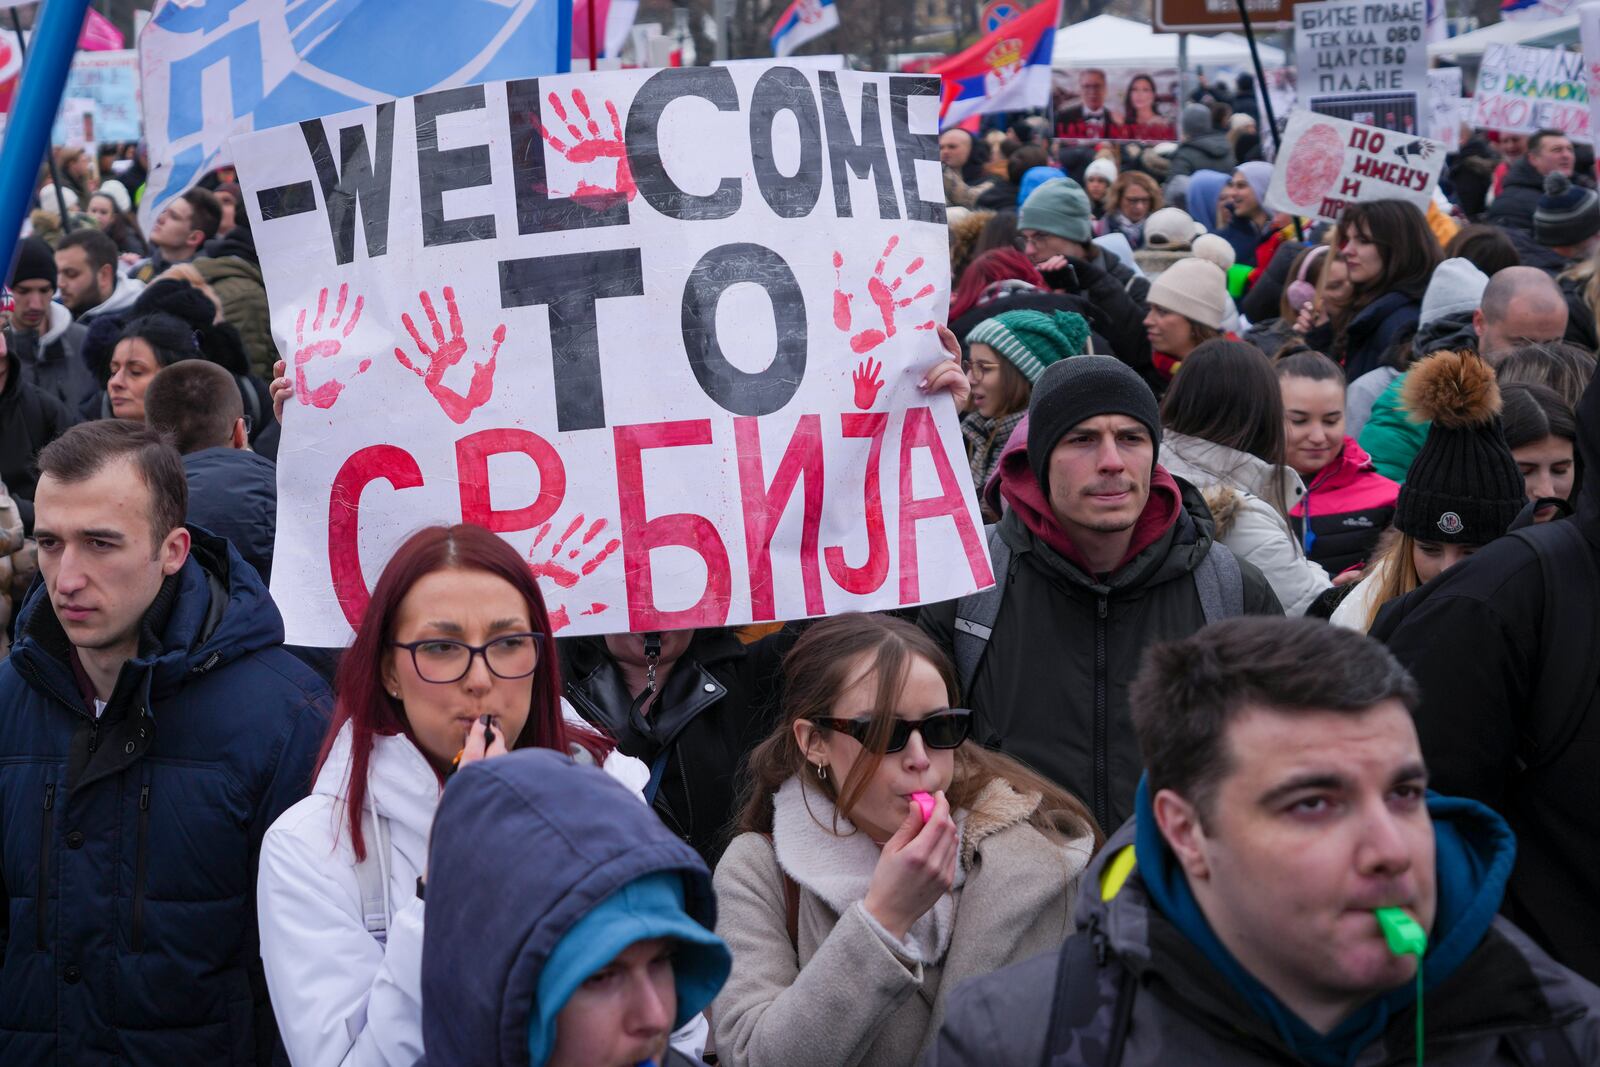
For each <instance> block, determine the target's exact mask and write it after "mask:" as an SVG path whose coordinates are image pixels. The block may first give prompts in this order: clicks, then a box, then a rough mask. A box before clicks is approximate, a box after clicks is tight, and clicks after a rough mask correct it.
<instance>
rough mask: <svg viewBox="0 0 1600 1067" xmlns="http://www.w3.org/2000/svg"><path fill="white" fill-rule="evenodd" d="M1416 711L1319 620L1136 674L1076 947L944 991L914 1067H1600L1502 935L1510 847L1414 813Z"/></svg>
mask: <svg viewBox="0 0 1600 1067" xmlns="http://www.w3.org/2000/svg"><path fill="white" fill-rule="evenodd" d="M1417 702H1418V694H1417V688H1416V686H1415V684H1414V683H1413V682H1412V681H1411V679H1410V677H1409V676H1408V675H1407V674H1406V672H1405V671H1404V670H1403V669H1402V668H1401V667H1400V666H1399V664H1397V663H1396V662H1395V660H1394V659H1393V658H1392V657H1391V656H1390V655H1389V654H1388V653H1387V652H1386V651H1385V650H1384V648H1383V646H1381V645H1379V644H1378V643H1377V642H1375V641H1372V640H1371V639H1369V638H1367V637H1365V636H1363V635H1361V634H1358V633H1356V632H1354V631H1351V630H1344V629H1341V628H1338V627H1333V626H1330V625H1328V624H1327V623H1324V622H1320V621H1317V620H1314V619H1289V620H1283V619H1277V620H1269V619H1232V620H1229V621H1226V622H1222V623H1218V624H1216V625H1214V626H1208V627H1206V628H1205V629H1204V630H1201V631H1200V632H1199V633H1197V634H1195V635H1193V636H1191V637H1188V638H1186V639H1184V640H1181V641H1175V642H1172V643H1171V644H1168V645H1165V646H1161V647H1158V648H1156V649H1154V650H1153V651H1152V653H1151V655H1150V657H1149V659H1148V660H1147V661H1146V663H1145V666H1144V669H1143V670H1142V671H1141V672H1140V674H1139V678H1138V680H1137V681H1136V682H1135V683H1134V687H1133V692H1132V706H1133V721H1134V729H1135V730H1136V731H1137V733H1138V735H1139V748H1140V751H1141V752H1142V753H1143V754H1144V758H1145V761H1146V763H1147V764H1148V767H1149V770H1148V772H1147V773H1146V775H1145V778H1144V780H1143V781H1141V782H1140V785H1139V797H1138V811H1137V814H1136V816H1135V818H1134V820H1133V821H1132V822H1131V823H1129V824H1128V825H1127V826H1124V827H1123V828H1122V829H1121V830H1119V831H1117V833H1116V834H1114V835H1113V836H1112V837H1111V839H1110V840H1109V841H1107V842H1106V844H1105V846H1104V848H1102V849H1101V851H1100V854H1099V856H1098V857H1096V859H1095V860H1094V862H1093V863H1092V864H1091V866H1090V869H1089V871H1088V872H1087V874H1086V876H1085V877H1084V879H1083V880H1082V887H1083V888H1082V889H1081V890H1080V892H1079V896H1078V902H1077V907H1076V912H1075V926H1076V931H1075V932H1074V933H1073V935H1072V936H1071V937H1069V938H1068V939H1067V940H1066V942H1065V943H1064V945H1063V946H1062V948H1061V950H1059V951H1058V952H1055V953H1050V954H1047V955H1044V956H1040V957H1037V958H1035V959H1033V960H1030V961H1028V962H1026V963H1022V964H1018V965H1016V966H1013V967H1010V968H1006V969H1005V970H1001V971H997V972H996V973H994V974H992V975H989V976H987V977H985V978H980V979H977V980H975V981H973V982H971V983H969V984H967V985H966V986H964V987H963V988H962V989H960V990H958V991H957V992H956V994H955V995H954V996H953V997H952V998H951V1001H950V1004H949V1008H948V1010H947V1013H946V1016H945V1022H944V1027H943V1029H942V1031H941V1033H940V1035H939V1038H938V1041H937V1043H936V1045H935V1047H934V1050H933V1052H932V1053H931V1054H930V1056H929V1058H928V1060H927V1061H926V1065H925V1067H953V1065H956V1064H972V1065H977V1064H980V1063H981V1064H988V1063H1029V1064H1031V1063H1061V1064H1066V1063H1070V1064H1073V1065H1075V1067H1076V1065H1086V1067H1087V1065H1099V1064H1107V1063H1121V1064H1123V1065H1125V1067H1143V1065H1147V1064H1148V1065H1155V1064H1171V1063H1183V1064H1186V1065H1196V1067H1222V1065H1228V1067H1266V1065H1268V1064H1279V1063H1305V1064H1319V1065H1335V1064H1354V1063H1371V1064H1379V1063H1384V1064H1390V1063H1404V1062H1410V1061H1412V1060H1418V1061H1420V1060H1422V1059H1423V1058H1424V1057H1425V1058H1426V1060H1427V1062H1428V1063H1430V1064H1435V1065H1440V1067H1466V1065H1469V1064H1470V1065H1474V1067H1477V1065H1483V1064H1489V1065H1505V1067H1512V1065H1522V1064H1529V1063H1538V1064H1548V1065H1552V1067H1555V1065H1563V1067H1565V1065H1571V1067H1577V1065H1578V1064H1589V1063H1596V1062H1600V989H1596V988H1595V987H1594V986H1593V985H1591V984H1589V983H1588V982H1586V981H1584V980H1583V979H1582V978H1579V977H1578V976H1577V975H1575V974H1573V973H1572V972H1570V971H1568V970H1566V969H1565V968H1563V967H1561V966H1560V965H1559V964H1557V963H1556V962H1555V961H1554V960H1552V959H1550V957H1549V956H1547V955H1545V953H1544V952H1542V951H1541V950H1540V949H1539V948H1537V947H1536V946H1535V945H1534V944H1533V943H1532V942H1531V941H1529V940H1528V938H1527V937H1526V936H1525V935H1524V934H1523V933H1522V932H1521V931H1520V930H1518V929H1517V928H1516V927H1515V926H1513V925H1511V923H1510V922H1508V921H1507V920H1505V919H1503V918H1499V917H1497V916H1496V914H1495V910H1496V908H1497V906H1498V905H1499V902H1500V898H1501V895H1502V894H1503V893H1504V891H1505V884H1506V878H1507V876H1508V875H1509V874H1510V870H1511V864H1512V860H1513V856H1514V853H1515V847H1514V842H1513V839H1512V836H1511V832H1510V831H1509V830H1508V829H1507V828H1506V825H1505V823H1504V822H1503V821H1501V819H1500V818H1499V817H1498V816H1496V815H1495V814H1494V813H1493V812H1492V811H1490V810H1489V809H1487V808H1485V807H1483V806H1482V805H1480V804H1477V803H1474V802H1472V801H1469V800H1459V799H1454V798H1447V797H1439V796H1433V795H1430V794H1429V793H1428V791H1427V786H1428V772H1427V769H1426V767H1425V765H1424V763H1423V759H1422V750H1421V747H1420V745H1419V744H1418V742H1417V734H1416V730H1415V729H1414V728H1413V726H1412V723H1411V711H1412V709H1413V708H1415V707H1416V705H1417ZM1413 956H1415V957H1416V958H1413ZM1419 979H1420V981H1419ZM1424 1018H1425V1019H1426V1022H1427V1025H1426V1027H1425V1028H1424V1027H1423V1026H1422V1019H1424ZM1419 1030H1421V1031H1422V1032H1423V1035H1424V1036H1423V1041H1424V1042H1425V1046H1424V1048H1423V1049H1418V1048H1417V1045H1416V1042H1417V1034H1418V1032H1419Z"/></svg>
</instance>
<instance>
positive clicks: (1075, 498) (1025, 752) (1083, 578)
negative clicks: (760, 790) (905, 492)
mask: <svg viewBox="0 0 1600 1067" xmlns="http://www.w3.org/2000/svg"><path fill="white" fill-rule="evenodd" d="M1160 444H1161V418H1160V413H1159V411H1158V409H1157V407H1156V398H1155V394H1153V393H1152V392H1151V391H1150V387H1149V386H1148V385H1146V384H1145V383H1144V382H1143V381H1141V380H1140V379H1139V376H1138V375H1137V374H1135V373H1134V372H1133V371H1132V370H1130V369H1129V368H1128V367H1127V366H1125V365H1124V364H1122V363H1121V362H1119V361H1117V360H1116V359H1113V358H1112V357H1110V356H1073V357H1072V358H1071V359H1063V360H1060V361H1058V362H1056V363H1053V364H1051V365H1050V366H1049V367H1048V368H1047V369H1046V370H1045V372H1044V374H1043V375H1042V376H1040V378H1039V381H1038V383H1037V384H1036V385H1035V386H1034V388H1033V397H1032V400H1031V401H1030V403H1029V406H1028V418H1027V420H1026V421H1025V422H1024V423H1022V424H1021V425H1020V426H1018V427H1017V429H1016V430H1014V431H1012V434H1011V440H1010V442H1009V443H1008V444H1007V446H1006V448H1005V451H1004V452H1003V453H1002V454H1001V458H1000V474H999V493H1000V497H1001V498H1003V499H1004V501H1005V502H1006V504H1007V505H1008V506H1007V507H1006V508H1005V509H1004V511H1003V516H1002V518H1001V520H1000V523H999V525H997V526H995V527H992V528H991V531H990V535H989V551H990V554H991V555H992V556H993V557H994V569H995V576H996V578H997V580H998V584H997V585H995V586H994V587H992V588H991V589H989V590H986V591H984V592H982V593H977V594H974V595H972V596H970V597H963V598H962V599H961V600H957V601H947V602H945V603H943V604H934V605H930V606H929V607H927V608H925V609H923V613H922V617H921V620H920V621H921V625H922V627H923V629H925V630H927V631H928V633H929V634H930V635H931V636H932V637H933V638H934V639H935V640H936V641H938V642H939V643H940V644H942V645H943V646H944V647H945V648H947V649H949V650H950V651H951V653H952V655H953V657H954V659H955V661H956V666H957V668H958V670H959V672H960V675H961V691H962V693H963V694H965V695H966V699H967V706H968V707H970V708H972V709H973V712H974V717H975V722H974V727H975V728H974V734H975V736H976V737H977V739H978V740H979V741H980V742H982V743H983V744H984V745H985V746H986V747H989V748H994V749H999V750H1001V751H1004V752H1006V753H1007V754H1009V755H1012V756H1016V757H1017V758H1019V759H1021V760H1023V761H1024V762H1025V763H1027V764H1029V765H1030V766H1032V767H1035V768H1037V769H1038V770H1039V771H1041V772H1043V773H1044V774H1047V775H1049V776H1050V777H1051V778H1053V779H1055V780H1056V781H1057V782H1060V783H1061V784H1062V785H1063V786H1065V787H1067V788H1068V789H1071V790H1072V791H1073V792H1075V793H1077V794H1078V795H1079V796H1080V797H1082V798H1083V799H1084V802H1085V803H1087V804H1088V805H1089V807H1090V810H1091V811H1093V812H1094V816H1095V819H1096V820H1097V821H1098V822H1099V823H1100V825H1101V826H1105V827H1115V826H1117V825H1119V824H1121V823H1122V822H1123V821H1124V820H1125V819H1127V817H1128V815H1129V814H1130V813H1131V812H1132V810H1133V794H1134V786H1135V784H1136V783H1137V782H1138V780H1139V770H1140V763H1139V753H1138V750H1137V748H1136V747H1135V745H1134V740H1133V731H1132V729H1131V727H1130V725H1129V723H1128V717H1127V716H1128V711H1127V708H1128V695H1127V686H1128V680H1129V679H1130V678H1132V677H1133V674H1134V671H1135V670H1137V668H1138V664H1139V660H1140V659H1141V658H1142V657H1143V656H1144V654H1145V652H1146V650H1148V649H1149V647H1150V646H1151V644H1153V643H1155V642H1157V641H1161V640H1166V639H1170V638H1176V637H1183V636H1185V635H1187V634H1191V633H1193V632H1194V631H1196V630H1198V629H1199V628H1200V627H1202V626H1204V625H1205V624H1206V623H1207V622H1208V621H1212V620H1213V619H1217V618H1224V617H1228V616H1232V615H1240V614H1244V613H1247V612H1248V613H1252V614H1270V615H1282V613H1283V609H1282V608H1281V607H1280V606H1279V604H1278V601H1277V598H1276V597H1275V596H1273V593H1272V589H1271V587H1270V586H1268V585H1267V582H1266V579H1265V578H1263V577H1262V576H1261V572H1260V571H1258V570H1256V569H1255V568H1254V567H1252V566H1251V565H1250V564H1248V563H1246V562H1244V561H1243V560H1239V559H1235V558H1234V556H1233V554H1232V553H1231V552H1229V551H1228V549H1227V548H1226V546H1224V545H1222V544H1221V543H1220V542H1218V541H1216V540H1214V539H1213V538H1214V534H1215V529H1216V524H1215V522H1214V521H1213V520H1212V517H1211V512H1210V511H1209V510H1208V509H1207V508H1206V504H1205V501H1204V499H1202V497H1201V495H1200V492H1199V490H1197V489H1195V488H1194V487H1193V486H1191V485H1189V484H1188V483H1186V482H1180V481H1178V480H1177V479H1175V478H1174V477H1173V476H1172V475H1170V474H1168V473H1167V471H1166V469H1165V468H1164V467H1162V466H1161V465H1160V464H1159V463H1158V462H1157V459H1158V456H1159V450H1160ZM991 503H992V505H993V508H992V510H994V511H997V512H998V511H1000V510H1001V508H1000V501H998V500H995V501H991Z"/></svg>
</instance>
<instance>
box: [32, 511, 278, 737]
mask: <svg viewBox="0 0 1600 1067" xmlns="http://www.w3.org/2000/svg"><path fill="white" fill-rule="evenodd" d="M189 533H190V535H191V538H192V541H191V547H190V550H189V558H188V560H186V561H185V562H184V565H183V567H182V568H181V569H180V570H179V571H178V573H177V574H174V575H172V576H171V577H170V578H168V579H167V580H166V581H165V582H164V583H163V584H162V586H161V590H160V592H158V593H157V594H156V599H155V602H154V603H152V605H151V607H150V610H149V611H148V612H146V614H145V618H144V621H143V623H142V624H141V627H140V629H141V633H140V638H139V652H138V654H137V655H136V656H135V657H134V658H133V659H131V660H129V661H128V664H127V666H126V667H125V668H124V670H133V671H136V672H139V675H140V677H139V684H140V685H141V687H142V688H143V691H144V695H145V699H146V703H147V706H148V707H149V708H150V713H151V715H152V716H154V717H159V715H160V705H159V701H160V699H161V698H162V697H163V696H165V695H168V694H170V693H174V692H176V691H177V690H179V689H181V688H182V687H183V685H184V682H185V680H186V679H187V678H188V677H189V676H190V675H191V674H192V673H202V672H206V671H210V670H213V669H215V668H217V667H221V666H225V665H226V664H229V663H232V662H233V661H234V660H237V659H240V658H241V657H243V656H245V655H248V654H249V653H251V652H259V651H261V650H263V649H268V648H273V647H276V646H278V645H281V644H283V616H282V615H280V614H279V613H278V607H277V605H276V604H274V603H273V602H272V597H271V596H270V595H269V594H268V593H267V587H266V586H265V585H263V584H262V582H261V579H260V577H259V576H258V575H257V574H256V572H255V569H254V568H252V567H250V566H248V565H246V563H245V562H244V559H243V558H242V557H241V556H240V555H239V553H238V550H236V549H235V548H234V547H233V546H232V545H231V544H229V543H228V542H227V541H226V540H225V539H223V538H221V537H217V536H215V535H214V534H211V533H210V532H208V531H206V530H204V529H202V528H200V527H198V526H190V527H189ZM17 635H18V636H17V643H16V646H15V647H14V648H13V649H12V652H11V655H12V656H13V657H14V658H15V659H16V660H17V663H18V666H19V667H23V666H26V667H29V668H32V669H33V670H34V671H37V672H38V675H39V677H40V678H41V679H42V680H43V681H45V683H46V684H48V685H49V686H50V687H51V688H53V689H55V690H57V691H58V693H57V695H58V696H60V697H61V698H62V699H64V700H68V702H69V703H72V704H73V705H75V706H76V705H77V704H80V703H82V701H81V700H80V699H79V698H78V697H77V695H76V694H77V692H78V687H77V682H76V681H75V680H74V679H73V675H72V666H71V663H70V661H69V659H68V658H67V655H68V648H69V645H68V642H67V637H66V633H65V632H64V631H63V630H62V628H61V623H60V621H59V620H57V618H56V613H55V609H54V608H53V607H52V606H51V604H50V594H49V592H48V590H46V589H45V585H44V582H43V581H35V582H34V583H33V588H31V589H30V590H29V591H28V597H27V600H26V602H25V603H24V604H23V606H22V610H21V611H20V612H19V613H18V615H17Z"/></svg>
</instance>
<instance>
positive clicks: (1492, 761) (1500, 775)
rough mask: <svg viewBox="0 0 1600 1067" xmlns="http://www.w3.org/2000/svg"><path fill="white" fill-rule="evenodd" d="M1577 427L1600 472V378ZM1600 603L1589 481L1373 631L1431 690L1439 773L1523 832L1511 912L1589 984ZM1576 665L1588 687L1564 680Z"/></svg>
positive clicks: (1599, 526) (1436, 777) (1429, 728)
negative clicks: (1539, 521) (1549, 518)
mask: <svg viewBox="0 0 1600 1067" xmlns="http://www.w3.org/2000/svg"><path fill="white" fill-rule="evenodd" d="M1578 427H1579V430H1578V452H1579V455H1580V456H1581V458H1582V461H1583V465H1584V467H1585V468H1586V469H1588V470H1600V387H1597V386H1595V385H1593V384H1591V385H1590V386H1589V388H1588V390H1587V391H1586V392H1585V393H1584V395H1583V399H1582V401H1581V402H1580V403H1579V405H1578ZM1574 533H1576V534H1580V535H1581V537H1579V538H1572V537H1570V536H1569V535H1571V534H1574ZM1524 538H1527V539H1528V540H1524ZM1534 545H1538V546H1540V550H1541V551H1543V552H1544V553H1546V554H1547V555H1548V557H1549V559H1550V561H1551V568H1550V571H1549V572H1548V575H1547V572H1546V570H1545V568H1544V567H1543V566H1542V564H1541V559H1540V556H1539V554H1538V553H1537V552H1536V551H1535V549H1534V547H1533V546H1534ZM1596 603H1600V491H1597V487H1596V486H1595V485H1594V483H1593V482H1591V481H1587V480H1586V482H1585V485H1584V488H1583V491H1582V492H1581V493H1580V495H1579V498H1578V510H1577V514H1576V515H1574V516H1573V517H1572V518H1570V519H1566V520H1562V521H1560V522H1552V523H1545V524H1543V525H1540V526H1535V527H1533V528H1532V529H1530V530H1526V531H1522V532H1520V533H1519V534H1518V535H1517V536H1508V537H1502V538H1499V539H1498V540H1496V541H1493V542H1491V543H1490V544H1488V545H1485V546H1484V547H1483V548H1482V549H1480V550H1479V551H1478V553H1477V554H1476V555H1474V556H1473V557H1472V558H1471V559H1470V560H1467V561H1466V562H1464V563H1461V564H1458V565H1457V566H1454V567H1452V568H1450V569H1449V570H1448V571H1446V572H1445V573H1444V574H1442V575H1440V576H1439V577H1438V578H1437V579H1435V580H1434V581H1432V582H1429V583H1427V584H1426V585H1424V586H1423V587H1422V588H1420V589H1418V590H1416V591H1414V592H1412V593H1410V594H1408V595H1407V596H1405V597H1402V598H1400V599H1399V600H1396V601H1391V602H1390V603H1389V604H1386V605H1385V606H1384V608H1383V611H1382V613H1380V614H1379V616H1378V620H1377V622H1376V624H1375V625H1374V626H1373V629H1372V635H1373V636H1374V637H1377V638H1379V639H1381V640H1382V641H1384V642H1385V643H1386V644H1387V645H1388V646H1389V649H1390V651H1392V652H1393V653H1394V654H1395V656H1396V657H1397V658H1398V659H1399V660H1400V662H1401V663H1402V664H1404V665H1405V667H1406V668H1407V669H1408V670H1410V671H1411V673H1412V674H1413V675H1414V676H1415V677H1416V679H1417V681H1418V683H1419V684H1420V685H1421V687H1422V707H1421V708H1420V709H1419V710H1418V711H1417V713H1416V721H1417V731H1418V733H1419V735H1420V736H1421V739H1422V752H1423V755H1424V756H1425V757H1426V758H1427V761H1428V773H1429V779H1430V784H1432V785H1433V786H1434V787H1435V788H1437V789H1441V790H1444V791H1447V792H1451V793H1459V794H1461V795H1463V796H1470V797H1474V798H1476V799H1479V800H1482V801H1483V802H1484V803H1486V804H1488V805H1489V806H1490V807H1493V808H1495V809H1496V810H1498V811H1500V812H1501V813H1502V814H1504V815H1505V817H1506V819H1507V820H1508V821H1509V822H1510V823H1511V828H1512V829H1513V830H1515V831H1516V834H1517V869H1516V873H1515V875H1514V876H1513V878H1512V880H1511V889H1510V892H1509V894H1508V896H1507V900H1506V906H1505V911H1506V914H1507V915H1509V916H1510V917H1511V918H1512V919H1513V920H1515V921H1516V922H1517V924H1518V925H1519V926H1521V927H1522V928H1523V929H1525V930H1527V932H1528V934H1529V935H1530V936H1531V937H1533V938H1534V940H1536V941H1538V942H1539V944H1540V945H1541V946H1542V947H1543V948H1544V949H1545V950H1546V951H1548V952H1549V953H1550V954H1551V955H1552V956H1554V957H1555V958H1556V959H1558V960H1560V961H1561V962H1562V963H1564V964H1566V965H1567V966H1569V967H1571V968H1573V969H1574V970H1576V971H1577V972H1578V973H1580V974H1582V975H1583V976H1584V977H1586V978H1588V979H1589V980H1591V981H1600V850H1597V849H1596V848H1595V845H1594V843H1595V842H1596V841H1600V802H1597V798H1600V794H1597V793H1596V782H1597V781H1600V778H1597V774H1596V769H1595V756H1596V745H1595V741H1596V738H1600V680H1597V678H1596V675H1595V672H1594V671H1593V669H1592V664H1593V660H1594V652H1595V646H1596V637H1595V634H1594V631H1593V625H1594V618H1595V617H1594V605H1595V604H1596ZM1574 665H1576V668H1575V669H1576V672H1577V681H1576V686H1575V687H1573V688H1567V689H1563V688H1562V687H1561V684H1560V676H1561V674H1562V673H1563V672H1564V671H1566V670H1568V669H1572V668H1574Z"/></svg>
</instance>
